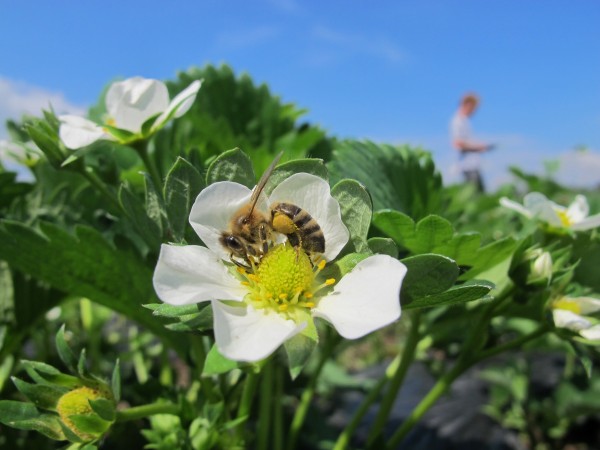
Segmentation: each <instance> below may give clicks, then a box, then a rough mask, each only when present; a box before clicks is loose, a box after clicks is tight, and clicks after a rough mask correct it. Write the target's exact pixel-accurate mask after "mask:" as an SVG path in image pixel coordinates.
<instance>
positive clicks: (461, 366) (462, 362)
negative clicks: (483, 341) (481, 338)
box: [386, 325, 549, 449]
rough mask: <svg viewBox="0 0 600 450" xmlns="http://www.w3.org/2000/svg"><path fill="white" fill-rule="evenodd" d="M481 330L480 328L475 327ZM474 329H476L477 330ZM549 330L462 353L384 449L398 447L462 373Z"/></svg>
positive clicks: (539, 329)
mask: <svg viewBox="0 0 600 450" xmlns="http://www.w3.org/2000/svg"><path fill="white" fill-rule="evenodd" d="M477 328H481V327H477ZM477 328H476V329H477ZM548 330H549V328H548V327H547V326H546V325H542V326H540V327H539V328H537V329H536V330H535V331H533V332H531V333H529V334H527V335H525V336H521V337H520V338H517V339H514V340H512V341H510V342H507V343H505V344H502V345H499V346H497V347H494V348H491V349H489V350H486V351H484V352H481V353H479V354H478V355H476V356H474V357H469V356H466V357H465V356H464V355H465V353H462V354H461V356H462V357H459V359H458V361H457V363H456V364H455V366H454V367H453V368H452V369H450V371H448V372H447V373H446V374H444V375H443V376H442V377H441V378H440V379H439V380H438V381H437V383H436V384H435V385H434V386H433V388H431V390H430V391H429V392H428V394H427V395H426V396H425V397H424V398H423V400H421V402H420V403H419V404H418V405H417V406H416V407H415V409H414V410H413V411H412V413H411V414H410V416H408V417H407V419H406V420H405V421H404V422H403V423H402V425H400V427H399V428H398V429H397V430H396V432H395V433H394V434H393V435H392V437H391V438H390V440H389V441H388V443H387V446H386V448H388V449H394V448H396V447H397V446H398V444H399V443H400V442H401V441H402V439H404V438H405V437H406V435H407V434H408V432H409V431H410V430H411V429H412V427H413V426H414V425H415V424H416V423H417V422H418V421H419V420H420V419H421V418H422V417H423V415H424V414H425V413H426V412H427V411H428V410H429V409H430V408H431V407H432V406H433V405H434V404H435V402H436V401H437V400H438V399H439V398H440V397H441V396H442V395H443V394H444V393H445V392H446V391H447V390H448V389H449V388H450V386H451V385H452V383H453V382H454V380H456V378H458V377H459V376H460V375H461V374H462V373H463V372H465V371H466V370H467V369H469V368H470V367H471V366H473V365H474V364H476V363H479V362H481V361H483V360H484V359H487V358H490V357H492V356H495V355H497V354H499V353H502V352H505V351H507V350H511V349H513V348H516V347H519V346H522V345H523V344H525V343H527V342H529V341H532V340H534V339H536V338H538V337H540V336H542V335H543V334H544V333H546V332H547V331H548Z"/></svg>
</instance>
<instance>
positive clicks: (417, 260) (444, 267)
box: [400, 254, 459, 306]
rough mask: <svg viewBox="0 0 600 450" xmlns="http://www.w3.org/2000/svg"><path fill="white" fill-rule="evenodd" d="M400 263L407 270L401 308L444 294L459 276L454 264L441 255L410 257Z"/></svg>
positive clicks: (401, 294)
mask: <svg viewBox="0 0 600 450" xmlns="http://www.w3.org/2000/svg"><path fill="white" fill-rule="evenodd" d="M401 262H402V263H404V265H405V266H406V267H407V269H408V272H407V273H406V276H405V277H404V281H403V282H402V290H401V293H400V298H401V299H402V305H403V306H404V305H408V304H410V303H411V302H413V301H414V300H416V299H418V298H421V297H425V296H428V295H433V294H438V293H441V292H444V291H445V290H447V289H449V288H450V287H451V286H453V285H454V282H455V281H456V279H457V278H458V274H459V268H458V266H457V265H456V263H455V262H454V261H453V260H452V259H450V258H448V257H446V256H442V255H435V254H425V255H417V256H411V257H409V258H405V259H402V260H401Z"/></svg>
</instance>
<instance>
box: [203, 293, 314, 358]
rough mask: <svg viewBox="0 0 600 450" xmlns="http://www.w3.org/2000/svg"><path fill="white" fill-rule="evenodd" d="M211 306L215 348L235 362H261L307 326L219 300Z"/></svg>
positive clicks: (269, 313) (277, 315) (272, 314)
mask: <svg viewBox="0 0 600 450" xmlns="http://www.w3.org/2000/svg"><path fill="white" fill-rule="evenodd" d="M212 305H213V314H214V328H215V340H216V342H217V347H218V348H219V351H220V352H221V353H222V354H223V355H224V356H226V357H227V358H229V359H233V360H235V361H249V362H254V361H260V360H261V359H264V358H266V357H267V356H269V355H270V354H271V353H273V352H274V351H275V350H277V348H279V346H280V345H281V344H283V343H284V342H285V341H286V340H288V339H289V338H291V337H292V336H294V335H296V334H298V333H300V331H302V330H303V329H304V327H305V326H306V323H302V324H296V323H295V322H294V321H292V320H289V319H285V318H284V317H282V316H280V315H279V314H277V313H275V312H268V313H265V312H264V311H263V310H255V309H254V308H252V307H250V306H245V305H240V306H239V307H238V306H231V305H226V304H224V303H222V302H219V301H214V302H213V304H212Z"/></svg>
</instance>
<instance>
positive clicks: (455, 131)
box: [450, 111, 481, 172]
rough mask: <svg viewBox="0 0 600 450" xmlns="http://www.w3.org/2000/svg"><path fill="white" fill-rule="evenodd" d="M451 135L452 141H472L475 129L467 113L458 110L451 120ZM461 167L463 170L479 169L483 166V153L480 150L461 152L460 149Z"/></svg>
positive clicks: (459, 163)
mask: <svg viewBox="0 0 600 450" xmlns="http://www.w3.org/2000/svg"><path fill="white" fill-rule="evenodd" d="M450 137H451V139H452V142H453V143H454V142H456V141H462V142H472V141H473V130H472V129H471V121H470V120H469V118H468V117H467V116H466V115H465V114H461V112H460V111H457V112H456V113H455V114H454V116H453V117H452V120H451V121H450ZM458 158H459V162H458V165H459V168H460V170H461V171H463V172H466V171H472V170H479V169H480V167H481V154H480V153H479V152H461V151H459V156H458Z"/></svg>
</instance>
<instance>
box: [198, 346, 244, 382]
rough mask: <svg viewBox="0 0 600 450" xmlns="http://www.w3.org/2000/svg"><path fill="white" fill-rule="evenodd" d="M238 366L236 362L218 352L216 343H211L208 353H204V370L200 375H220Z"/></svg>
mask: <svg viewBox="0 0 600 450" xmlns="http://www.w3.org/2000/svg"><path fill="white" fill-rule="evenodd" d="M237 367H238V363H237V362H235V361H232V360H231V359H227V358H226V357H225V356H223V355H222V354H221V352H219V349H218V348H217V346H216V345H213V346H212V348H211V349H210V351H209V352H208V355H206V361H205V363H204V370H203V371H202V375H220V374H222V373H227V372H229V371H231V370H233V369H235V368H237Z"/></svg>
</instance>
